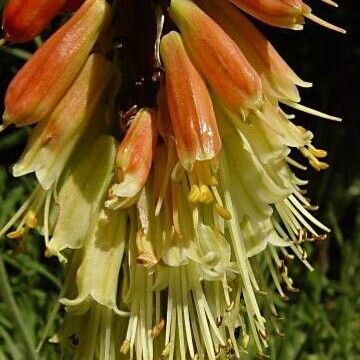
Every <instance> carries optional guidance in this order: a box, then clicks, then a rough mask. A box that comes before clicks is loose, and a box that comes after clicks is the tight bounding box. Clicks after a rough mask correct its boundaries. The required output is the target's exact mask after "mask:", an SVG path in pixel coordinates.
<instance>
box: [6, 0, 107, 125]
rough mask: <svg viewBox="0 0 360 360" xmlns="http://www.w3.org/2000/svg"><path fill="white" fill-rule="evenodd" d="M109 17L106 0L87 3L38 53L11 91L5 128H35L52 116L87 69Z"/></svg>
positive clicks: (17, 75) (7, 97)
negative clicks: (81, 72) (87, 62)
mask: <svg viewBox="0 0 360 360" xmlns="http://www.w3.org/2000/svg"><path fill="white" fill-rule="evenodd" d="M107 16H108V5H107V4H106V1H105V0H87V1H86V2H85V3H84V4H83V6H82V7H81V8H80V9H79V10H78V11H77V12H76V14H75V15H74V16H73V17H72V18H71V19H70V20H69V21H68V22H67V23H66V24H65V25H64V26H63V27H61V28H60V29H59V30H58V31H57V32H56V33H55V34H54V35H52V36H51V37H50V38H49V39H48V40H47V41H46V42H45V44H44V45H43V46H41V47H40V49H39V50H37V51H36V53H35V54H34V55H33V56H32V57H31V59H30V60H29V61H28V62H27V63H26V64H25V65H24V67H23V68H22V69H21V70H20V71H19V72H18V73H17V74H16V76H15V78H14V79H13V80H12V81H11V83H10V85H9V87H8V89H7V92H6V95H5V113H4V115H3V119H4V125H5V126H7V125H9V124H12V123H13V124H15V125H16V126H23V125H27V124H33V123H36V122H39V121H42V120H45V119H46V118H47V117H48V116H49V115H50V114H51V112H52V111H53V110H54V108H55V106H56V105H57V104H58V102H59V101H60V99H61V98H62V96H63V95H64V94H65V93H66V91H67V90H68V88H69V87H70V85H71V84H72V82H73V81H74V80H75V78H76V76H77V75H78V73H79V72H80V70H81V68H82V67H83V65H84V63H85V61H86V59H87V57H88V56H89V53H90V51H91V49H92V47H93V46H94V44H95V41H96V39H97V37H98V36H99V33H100V31H101V30H102V28H103V26H104V23H105V22H106V19H107ZM44 64H46V66H44Z"/></svg>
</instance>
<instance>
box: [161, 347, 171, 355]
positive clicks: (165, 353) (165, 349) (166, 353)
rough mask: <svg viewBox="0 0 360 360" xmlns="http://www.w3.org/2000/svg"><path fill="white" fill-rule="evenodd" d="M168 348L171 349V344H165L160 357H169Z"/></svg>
mask: <svg viewBox="0 0 360 360" xmlns="http://www.w3.org/2000/svg"><path fill="white" fill-rule="evenodd" d="M170 350H171V344H167V345H166V346H165V348H164V350H163V352H162V353H161V359H166V358H168V357H169V355H170Z"/></svg>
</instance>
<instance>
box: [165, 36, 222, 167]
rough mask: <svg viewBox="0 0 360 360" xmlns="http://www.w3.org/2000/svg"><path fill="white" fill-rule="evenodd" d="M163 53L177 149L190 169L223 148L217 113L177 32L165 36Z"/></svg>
mask: <svg viewBox="0 0 360 360" xmlns="http://www.w3.org/2000/svg"><path fill="white" fill-rule="evenodd" d="M161 55H162V59H163V61H164V65H165V69H166V70H165V71H166V75H167V76H166V95H167V98H168V106H169V112H170V116H171V121H172V127H173V129H174V134H175V142H176V148H177V151H178V155H179V158H180V161H181V163H182V165H183V166H184V168H185V169H187V170H189V169H191V168H192V166H193V164H194V161H195V160H199V161H204V160H211V159H213V158H214V157H215V156H216V155H217V154H218V152H219V151H220V148H221V140H220V137H219V134H218V130H217V125H216V119H215V114H214V110H213V106H212V103H211V99H210V95H209V93H208V90H207V88H206V85H205V83H204V81H203V79H202V78H201V76H200V74H199V73H198V72H197V70H196V69H195V67H194V65H193V64H192V62H191V60H190V58H189V57H188V55H187V53H186V50H185V48H184V45H183V42H182V39H181V36H180V35H179V34H178V33H176V32H171V33H169V34H167V35H166V36H164V37H163V39H162V42H161Z"/></svg>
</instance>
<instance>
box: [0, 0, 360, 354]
mask: <svg viewBox="0 0 360 360" xmlns="http://www.w3.org/2000/svg"><path fill="white" fill-rule="evenodd" d="M4 3H5V1H4V0H1V2H0V9H1V8H2V7H3V4H4ZM311 5H314V8H315V10H316V11H315V12H316V13H321V15H322V17H324V18H326V19H329V20H330V21H331V22H333V23H336V24H340V25H342V26H345V27H346V28H347V29H348V30H349V32H348V35H346V36H345V37H340V36H339V35H337V34H333V33H330V32H328V31H326V30H324V29H319V28H318V27H317V26H316V25H313V24H309V25H308V26H307V27H306V28H305V31H304V32H296V33H294V32H292V31H286V30H280V31H279V30H271V31H269V29H267V28H265V27H263V26H261V25H260V26H261V27H262V28H263V29H264V31H265V32H266V33H267V35H268V36H269V37H270V38H271V39H272V40H273V42H274V44H275V45H276V46H277V47H278V48H279V50H280V53H282V54H284V57H285V58H286V59H287V60H288V61H289V63H290V64H291V65H292V66H293V67H294V68H295V69H296V71H297V72H298V73H299V74H301V75H303V76H304V78H306V80H308V79H313V81H314V82H315V86H314V88H313V89H312V90H306V91H303V92H302V97H303V101H304V103H305V104H306V105H308V106H312V107H314V108H317V109H319V110H324V111H325V110H326V111H328V112H330V113H332V114H335V115H341V116H342V117H343V118H344V123H343V124H341V125H338V124H333V123H329V122H326V121H322V120H318V119H315V118H312V117H309V116H304V115H302V114H300V116H299V119H300V120H299V124H300V123H301V124H303V125H305V126H306V127H308V128H310V129H311V130H312V131H313V132H314V134H315V144H316V145H318V146H319V147H322V148H327V149H328V150H329V161H330V163H331V164H332V167H331V168H330V169H329V170H328V171H326V172H325V173H322V174H320V175H319V174H315V172H310V174H306V176H309V178H310V184H311V185H310V187H309V193H310V195H311V197H312V198H313V199H314V200H315V203H318V204H319V205H321V213H320V214H322V216H320V217H321V218H322V220H323V221H324V222H325V223H326V224H328V225H329V226H330V227H331V228H332V233H331V235H330V236H329V237H328V239H327V240H325V241H323V242H319V243H316V244H314V245H313V246H311V248H310V253H311V259H312V263H313V264H314V267H315V271H313V272H308V271H307V270H306V269H305V268H304V267H303V266H302V265H301V264H299V263H298V262H296V261H294V263H293V264H292V266H291V273H292V275H293V277H294V279H295V280H296V283H297V287H299V288H300V289H301V292H300V293H299V294H295V295H293V296H291V298H290V301H289V302H288V303H286V304H284V303H279V305H278V309H279V313H280V315H281V316H282V317H284V321H282V322H281V323H280V324H281V330H282V332H284V337H274V338H273V339H272V340H271V347H270V350H269V354H270V356H271V359H275V360H343V359H344V360H352V359H354V360H356V359H360V343H359V341H358V338H359V336H360V281H358V279H357V275H358V274H359V273H360V165H359V155H360V152H359V145H358V141H359V139H360V126H359V117H360V101H359V100H358V96H359V95H358V94H360V82H359V79H360V70H359V69H360V44H359V41H358V39H360V15H359V12H358V11H357V6H358V5H357V4H356V2H350V1H347V2H345V3H343V4H342V7H341V8H340V9H339V10H334V9H325V8H324V6H320V5H319V4H318V2H315V1H313V2H311ZM34 47H35V46H34V44H30V45H27V46H26V47H25V48H21V49H17V48H16V47H9V48H6V47H5V48H0V93H1V97H3V95H4V91H5V89H6V86H7V84H8V83H9V81H10V79H11V77H12V76H13V73H14V72H15V71H16V70H17V69H18V68H19V67H20V66H21V64H22V63H23V60H22V58H24V57H26V56H27V52H28V51H32V50H33V49H34ZM24 50H25V51H26V52H24ZM27 133H28V131H27V130H26V129H21V130H14V129H9V130H7V131H6V132H5V133H3V134H1V135H0V204H1V205H0V227H1V226H2V225H3V224H4V223H5V222H6V221H7V219H9V217H11V215H12V214H14V212H15V211H16V209H17V208H18V207H19V206H20V205H21V203H22V202H23V201H24V199H26V196H27V195H28V194H29V193H30V191H31V189H32V188H33V185H34V181H33V179H31V178H28V179H13V178H12V177H11V175H10V172H9V169H10V166H11V164H12V163H14V162H15V161H16V159H17V158H18V156H19V155H20V154H21V151H22V148H23V147H24V144H25V142H26V137H27ZM303 177H304V175H303ZM0 252H1V255H0V256H1V259H2V262H3V263H4V266H5V269H6V274H5V275H7V276H6V280H7V281H9V284H10V286H11V292H12V296H13V298H14V299H15V300H16V303H17V305H18V308H19V311H20V316H21V319H22V322H23V325H24V326H25V330H26V332H27V334H28V335H29V337H30V342H31V343H32V344H33V345H32V346H33V347H34V348H35V347H36V346H37V344H38V343H39V342H40V341H41V338H42V335H43V333H44V328H45V326H46V323H47V322H48V320H49V318H52V317H53V315H51V314H52V313H53V314H54V313H55V312H56V310H57V298H58V295H59V292H60V287H61V285H60V284H61V277H62V270H63V269H62V268H61V266H60V265H59V264H58V262H57V261H56V260H55V259H47V258H45V257H44V255H43V254H44V245H43V243H42V240H41V239H40V238H39V237H38V236H36V235H35V234H30V236H29V237H27V239H26V241H25V242H23V243H21V244H20V243H17V242H16V241H15V240H10V239H2V240H1V242H0ZM0 265H1V263H0ZM0 267H1V266H0ZM0 270H1V269H0ZM0 272H1V271H0ZM1 299H2V300H5V296H4V288H3V287H2V288H0V300H1ZM57 325H58V319H57V317H55V321H54V322H51V324H50V327H49V328H48V329H47V330H48V333H49V335H52V334H54V332H55V329H56V326H57ZM30 358H32V357H31V355H30V354H29V353H28V350H27V348H26V346H25V345H24V339H23V337H22V334H21V332H19V330H18V327H17V326H16V324H15V321H14V314H13V313H12V312H11V311H10V310H9V307H8V305H7V304H6V301H2V302H0V360H2V359H16V360H21V359H30ZM39 358H41V359H50V360H51V359H57V358H58V356H57V355H56V350H55V348H54V347H53V346H52V345H49V344H48V343H47V342H45V344H44V346H43V348H42V351H41V353H40V356H39Z"/></svg>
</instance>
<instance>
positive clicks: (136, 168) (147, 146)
mask: <svg viewBox="0 0 360 360" xmlns="http://www.w3.org/2000/svg"><path fill="white" fill-rule="evenodd" d="M156 117H157V114H156V112H155V110H153V109H148V108H145V109H142V110H140V111H139V112H138V113H137V114H136V116H135V118H134V119H133V120H132V122H131V125H130V128H129V129H128V131H127V133H126V135H125V138H124V140H123V141H122V142H121V144H120V147H119V150H118V152H117V155H116V161H115V166H116V177H117V180H118V183H117V184H115V185H113V186H112V188H111V190H110V192H111V196H116V197H122V198H130V197H133V196H135V195H136V194H137V193H138V192H139V191H140V190H141V189H142V188H143V186H144V185H145V183H146V180H147V178H148V175H149V171H150V168H151V164H152V159H153V152H154V149H155V141H156V131H155V126H156Z"/></svg>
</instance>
